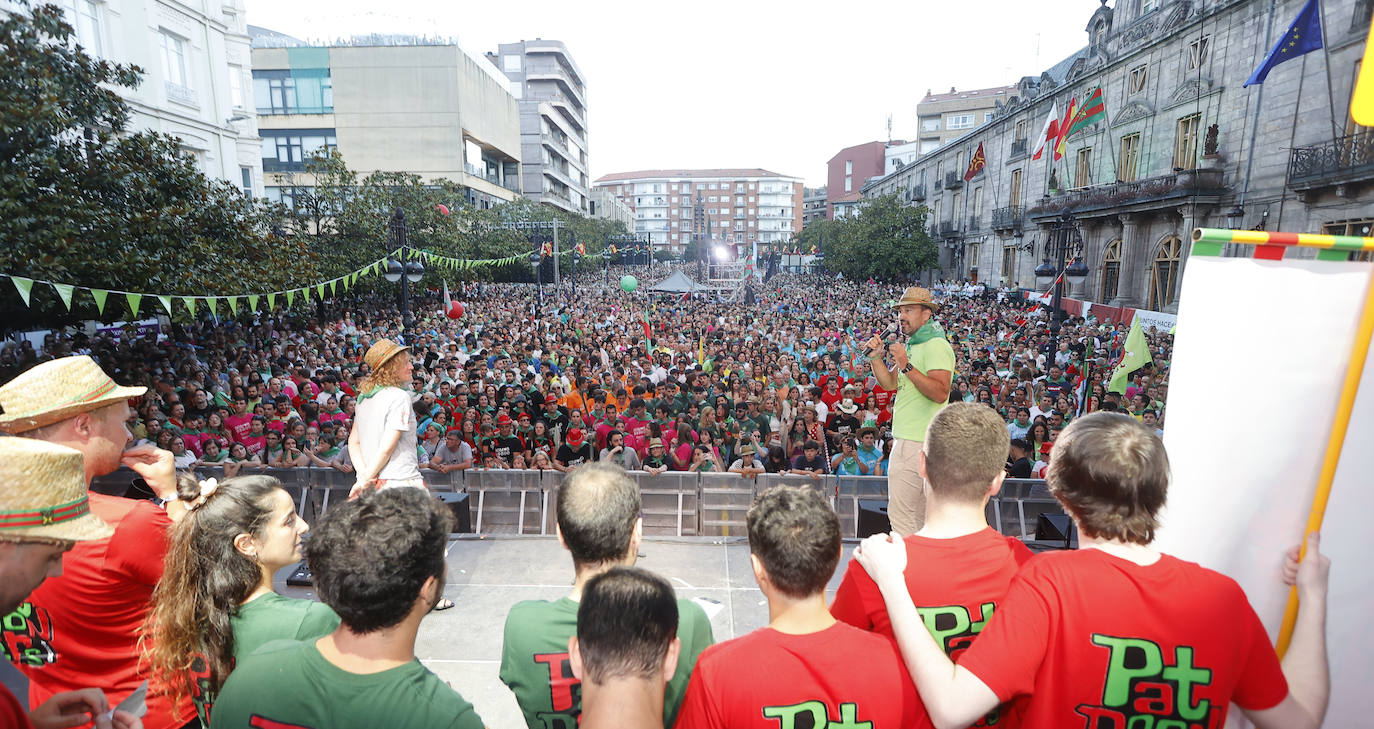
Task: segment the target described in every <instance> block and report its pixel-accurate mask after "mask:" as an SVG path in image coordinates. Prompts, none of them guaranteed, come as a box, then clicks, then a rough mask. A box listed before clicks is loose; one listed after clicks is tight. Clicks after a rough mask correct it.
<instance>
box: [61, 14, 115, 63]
mask: <svg viewBox="0 0 1374 729" xmlns="http://www.w3.org/2000/svg"><path fill="white" fill-rule="evenodd" d="M62 5H63V7H64V8H65V9H66V11H67V19H68V20H70V21H71V24H72V27H73V28H75V29H76V42H77V45H79V46H81V47H82V48H84V49H86V52H87V53H89V54H90V55H92V56H95V57H97V58H100V57H102V56H104V55H105V44H104V42H103V41H102V39H101V33H100V5H98V4H97V3H95V2H93V1H92V0H66V2H64V3H62Z"/></svg>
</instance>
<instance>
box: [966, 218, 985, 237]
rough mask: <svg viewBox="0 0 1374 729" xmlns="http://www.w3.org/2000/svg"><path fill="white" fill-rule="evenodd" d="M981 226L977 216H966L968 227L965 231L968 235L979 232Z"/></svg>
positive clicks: (981, 223) (980, 220)
mask: <svg viewBox="0 0 1374 729" xmlns="http://www.w3.org/2000/svg"><path fill="white" fill-rule="evenodd" d="M982 226H983V221H982V219H981V218H980V217H979V216H977V215H970V216H968V227H967V228H965V230H966V231H968V232H970V233H977V232H978V231H979V230H982Z"/></svg>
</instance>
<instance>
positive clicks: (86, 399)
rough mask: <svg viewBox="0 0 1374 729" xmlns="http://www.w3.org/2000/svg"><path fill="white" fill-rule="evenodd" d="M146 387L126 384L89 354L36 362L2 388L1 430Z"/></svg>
mask: <svg viewBox="0 0 1374 729" xmlns="http://www.w3.org/2000/svg"><path fill="white" fill-rule="evenodd" d="M147 391H148V388H146V387H124V386H123V385H120V384H119V383H117V382H115V381H114V380H112V379H110V376H109V375H107V374H105V370H102V369H100V365H98V364H96V363H95V360H93V359H91V358H90V357H87V356H86V355H76V356H73V357H62V358H61V359H55V360H52V361H49V362H44V363H42V364H39V365H36V366H34V367H32V368H30V369H29V370H27V371H25V372H24V373H22V374H20V375H19V376H18V377H16V378H14V379H13V380H10V381H9V382H8V383H6V384H5V385H4V386H3V387H0V408H4V410H5V412H4V413H3V414H0V430H3V431H4V432H6V433H23V432H26V431H30V430H33V429H34V428H41V427H43V426H45V425H52V424H53V423H57V422H61V421H63V420H66V419H68V418H71V417H74V416H76V415H79V414H81V413H84V412H89V411H91V410H96V409H99V408H102V407H105V406H106V405H111V404H114V403H117V402H120V401H123V400H128V399H129V398H131V397H141V396H142V395H143V394H144V393H145V392H147Z"/></svg>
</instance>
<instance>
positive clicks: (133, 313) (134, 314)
mask: <svg viewBox="0 0 1374 729" xmlns="http://www.w3.org/2000/svg"><path fill="white" fill-rule="evenodd" d="M124 300H125V301H128V302H129V311H130V315H129V318H130V319H137V318H138V305H139V303H140V302H142V301H143V294H124Z"/></svg>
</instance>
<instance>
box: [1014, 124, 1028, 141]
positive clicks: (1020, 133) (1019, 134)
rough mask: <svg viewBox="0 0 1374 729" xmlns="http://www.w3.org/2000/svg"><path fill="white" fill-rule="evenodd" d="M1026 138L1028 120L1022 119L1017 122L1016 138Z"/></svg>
mask: <svg viewBox="0 0 1374 729" xmlns="http://www.w3.org/2000/svg"><path fill="white" fill-rule="evenodd" d="M1025 138H1026V120H1025V119H1020V120H1017V122H1016V139H1025Z"/></svg>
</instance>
